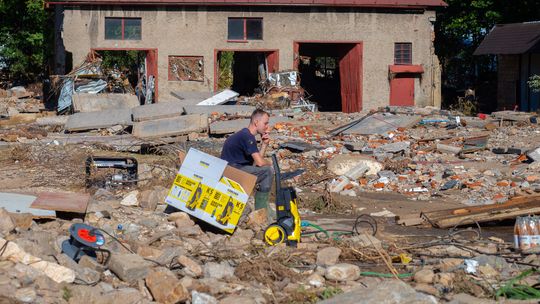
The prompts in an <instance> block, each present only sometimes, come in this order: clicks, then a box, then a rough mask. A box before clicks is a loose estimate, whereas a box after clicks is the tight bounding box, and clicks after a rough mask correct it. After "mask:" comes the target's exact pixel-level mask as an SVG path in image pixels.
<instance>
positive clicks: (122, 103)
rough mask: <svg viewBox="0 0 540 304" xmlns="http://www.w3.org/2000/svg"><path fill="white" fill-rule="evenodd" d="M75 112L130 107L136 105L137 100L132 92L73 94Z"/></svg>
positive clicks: (137, 103)
mask: <svg viewBox="0 0 540 304" xmlns="http://www.w3.org/2000/svg"><path fill="white" fill-rule="evenodd" d="M72 98H73V110H74V111H75V112H99V111H108V110H113V109H131V108H134V107H136V106H138V105H139V104H140V103H139V100H138V99H137V96H136V95H133V94H119V93H114V94H112V93H111V94H90V93H76V94H73V96H72Z"/></svg>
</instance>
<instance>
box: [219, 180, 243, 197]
mask: <svg viewBox="0 0 540 304" xmlns="http://www.w3.org/2000/svg"><path fill="white" fill-rule="evenodd" d="M220 182H221V183H222V184H224V185H227V186H229V187H231V188H233V189H234V190H236V191H240V192H242V193H246V191H244V188H243V187H242V185H240V184H239V183H237V182H235V181H233V180H232V179H230V178H227V177H225V176H224V177H222V178H221V180H220Z"/></svg>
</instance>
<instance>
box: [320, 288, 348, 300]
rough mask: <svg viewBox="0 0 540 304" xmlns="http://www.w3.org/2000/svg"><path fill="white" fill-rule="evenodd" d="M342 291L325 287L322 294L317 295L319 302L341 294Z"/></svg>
mask: <svg viewBox="0 0 540 304" xmlns="http://www.w3.org/2000/svg"><path fill="white" fill-rule="evenodd" d="M342 292H343V290H341V289H340V288H337V287H332V286H329V287H326V288H325V289H324V290H323V291H322V292H321V294H320V295H319V297H320V298H321V300H326V299H330V298H332V297H334V296H336V295H338V294H340V293H342Z"/></svg>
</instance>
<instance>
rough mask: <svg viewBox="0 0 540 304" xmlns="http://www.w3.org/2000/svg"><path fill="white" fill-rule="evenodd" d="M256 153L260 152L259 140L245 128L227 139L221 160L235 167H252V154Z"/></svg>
mask: <svg viewBox="0 0 540 304" xmlns="http://www.w3.org/2000/svg"><path fill="white" fill-rule="evenodd" d="M256 152H259V148H257V139H256V138H255V136H254V135H253V134H251V132H249V130H248V128H244V129H242V130H240V131H238V132H236V133H234V134H233V135H231V136H229V138H227V140H226V141H225V143H224V144H223V150H221V159H223V160H226V161H227V162H228V163H229V165H231V166H233V167H241V166H252V165H253V157H252V156H251V154H253V153H256Z"/></svg>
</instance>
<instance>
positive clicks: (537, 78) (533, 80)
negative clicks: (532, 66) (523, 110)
mask: <svg viewBox="0 0 540 304" xmlns="http://www.w3.org/2000/svg"><path fill="white" fill-rule="evenodd" d="M527 83H528V84H529V87H530V88H531V89H532V90H533V92H540V75H533V76H531V77H530V78H529V81H527Z"/></svg>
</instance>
